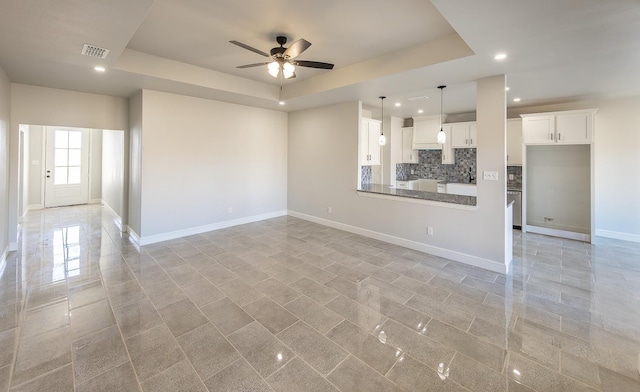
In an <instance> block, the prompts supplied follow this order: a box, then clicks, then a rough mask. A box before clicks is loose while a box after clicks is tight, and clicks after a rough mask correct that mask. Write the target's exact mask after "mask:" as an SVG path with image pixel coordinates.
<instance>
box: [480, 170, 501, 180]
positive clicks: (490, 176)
mask: <svg viewBox="0 0 640 392" xmlns="http://www.w3.org/2000/svg"><path fill="white" fill-rule="evenodd" d="M482 178H483V179H484V180H487V181H498V172H496V171H483V172H482Z"/></svg>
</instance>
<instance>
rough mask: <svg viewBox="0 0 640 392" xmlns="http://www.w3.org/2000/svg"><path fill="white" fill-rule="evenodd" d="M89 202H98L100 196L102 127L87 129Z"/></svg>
mask: <svg viewBox="0 0 640 392" xmlns="http://www.w3.org/2000/svg"><path fill="white" fill-rule="evenodd" d="M89 135H91V136H90V138H91V139H90V142H89V170H90V172H89V178H90V186H89V203H100V200H101V198H102V129H90V130H89Z"/></svg>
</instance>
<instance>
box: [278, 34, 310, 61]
mask: <svg viewBox="0 0 640 392" xmlns="http://www.w3.org/2000/svg"><path fill="white" fill-rule="evenodd" d="M309 46H311V42H309V41H307V40H305V39H303V38H300V39H299V40H297V41H296V42H294V43H292V44H291V46H289V47H288V48H287V50H285V51H284V53H283V54H282V56H283V57H284V58H285V59H288V60H289V59H293V58H296V57H297V56H298V55H299V54H300V53H302V52H304V51H305V50H307V49H309Z"/></svg>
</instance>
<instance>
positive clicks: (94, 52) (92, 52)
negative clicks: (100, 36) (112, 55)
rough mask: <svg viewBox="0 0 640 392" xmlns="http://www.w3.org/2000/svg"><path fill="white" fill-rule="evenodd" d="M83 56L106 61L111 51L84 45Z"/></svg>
mask: <svg viewBox="0 0 640 392" xmlns="http://www.w3.org/2000/svg"><path fill="white" fill-rule="evenodd" d="M82 54H84V55H85V56H91V57H96V58H99V59H106V58H107V55H108V54H109V49H105V48H101V47H99V46H95V45H89V44H84V46H83V47H82Z"/></svg>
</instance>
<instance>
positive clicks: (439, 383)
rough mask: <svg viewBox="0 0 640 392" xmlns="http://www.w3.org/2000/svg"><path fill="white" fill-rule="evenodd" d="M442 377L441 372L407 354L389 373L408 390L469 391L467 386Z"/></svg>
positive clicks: (393, 379)
mask: <svg viewBox="0 0 640 392" xmlns="http://www.w3.org/2000/svg"><path fill="white" fill-rule="evenodd" d="M445 372H446V368H445V371H444V372H443V374H442V375H443V377H441V374H438V373H437V372H435V371H433V370H431V369H429V368H427V367H426V366H424V365H423V364H421V363H420V362H418V361H416V360H415V359H413V358H411V357H410V356H405V357H404V358H403V359H402V361H399V362H398V363H397V364H396V365H395V366H394V367H393V369H391V371H390V372H389V374H388V377H389V379H390V380H392V381H393V382H395V383H396V384H397V385H399V386H401V387H402V388H405V389H406V390H408V391H412V392H419V391H438V392H439V391H442V392H444V391H447V392H467V390H466V389H465V388H463V387H462V386H460V385H458V384H456V383H455V382H453V381H451V380H450V379H448V378H446V377H444V373H445Z"/></svg>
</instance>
